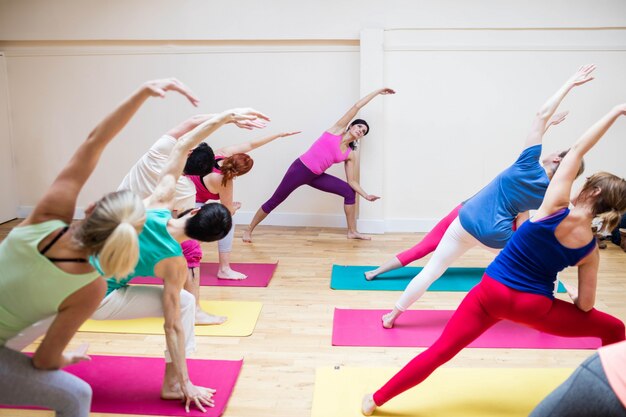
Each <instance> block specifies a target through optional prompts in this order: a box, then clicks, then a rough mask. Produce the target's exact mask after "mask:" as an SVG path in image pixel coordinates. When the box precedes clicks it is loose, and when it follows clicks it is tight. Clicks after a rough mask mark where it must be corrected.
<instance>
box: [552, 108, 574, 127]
mask: <svg viewBox="0 0 626 417" xmlns="http://www.w3.org/2000/svg"><path fill="white" fill-rule="evenodd" d="M568 114H569V111H564V112H561V113H557V114H555V115H553V116H552V117H551V118H550V120H548V124H547V126H556V125H558V124H559V123H561V122H562V121H563V120H565V118H566V117H567V115H568Z"/></svg>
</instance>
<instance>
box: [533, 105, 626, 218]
mask: <svg viewBox="0 0 626 417" xmlns="http://www.w3.org/2000/svg"><path fill="white" fill-rule="evenodd" d="M625 114H626V104H621V105H619V106H616V107H614V108H613V109H611V111H610V112H609V113H607V114H606V115H605V116H604V117H603V118H602V119H600V120H598V121H597V122H596V123H595V124H594V125H593V126H591V128H589V130H587V131H586V132H585V133H584V134H583V135H582V136H581V137H580V139H578V140H577V141H576V143H574V145H572V147H571V148H570V150H569V152H568V153H567V155H565V157H564V158H563V160H562V161H561V164H560V165H559V169H558V170H557V171H556V173H555V174H554V177H552V180H551V181H550V185H549V186H548V190H547V191H546V195H545V197H544V199H543V203H541V207H539V209H538V210H537V214H536V216H537V218H542V217H545V216H548V215H550V214H552V213H554V212H555V211H557V210H560V209H562V208H565V207H568V206H569V201H570V194H571V191H572V184H573V183H574V180H575V179H576V173H577V172H578V168H579V167H580V163H581V161H582V159H583V156H584V155H585V154H586V153H587V152H588V151H589V150H590V149H591V148H592V147H593V146H594V145H595V144H596V143H598V141H599V140H600V139H601V138H602V136H604V134H605V133H606V131H607V130H609V128H610V127H611V126H612V125H613V123H615V121H616V120H617V118H618V117H620V116H623V115H625Z"/></svg>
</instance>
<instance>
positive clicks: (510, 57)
mask: <svg viewBox="0 0 626 417" xmlns="http://www.w3.org/2000/svg"><path fill="white" fill-rule="evenodd" d="M385 36H386V37H385V45H384V49H385V56H384V65H385V82H386V84H389V85H392V86H393V87H394V88H397V89H398V92H399V93H398V94H397V96H396V97H394V99H390V100H388V101H387V102H386V107H385V116H386V119H385V127H386V132H385V142H386V144H387V147H386V153H385V164H384V172H381V174H383V175H384V177H385V181H384V191H385V196H386V198H385V199H384V204H385V205H384V216H385V220H386V229H387V230H407V229H411V228H420V229H421V228H422V227H423V225H424V224H425V222H426V223H427V221H428V219H429V218H436V217H440V216H442V215H443V214H446V213H447V212H448V211H449V210H450V209H451V208H453V207H454V206H455V205H456V204H458V203H459V202H460V201H462V200H464V199H466V198H468V197H470V196H471V195H473V194H474V193H475V192H476V191H478V190H479V189H480V188H481V187H482V186H483V185H484V184H486V183H487V182H489V181H490V180H491V179H492V178H493V177H494V176H495V175H496V174H497V173H498V172H499V171H501V170H502V169H503V168H505V167H506V166H508V165H509V164H510V163H512V162H513V161H514V160H515V159H516V157H517V155H518V154H519V153H520V151H521V149H522V144H523V141H524V139H525V137H526V133H527V132H528V128H529V126H530V124H531V121H532V119H533V116H534V115H535V112H536V111H537V110H538V109H539V108H540V106H541V105H542V104H543V102H544V101H545V100H546V99H547V98H548V97H550V96H551V95H552V94H553V93H554V92H556V91H557V89H558V88H559V87H560V86H561V85H562V84H563V82H564V81H565V80H566V79H567V78H568V77H569V76H570V75H571V74H572V73H573V72H574V71H575V70H576V69H577V68H578V66H579V65H581V64H584V63H596V64H597V65H598V69H597V71H596V73H595V76H596V80H593V81H592V82H590V83H589V84H587V85H584V86H581V87H579V88H576V89H574V91H572V92H571V93H570V94H569V95H568V97H566V99H565V100H564V102H563V104H562V106H561V108H560V109H559V110H569V111H570V115H569V117H568V119H567V120H566V121H565V122H564V123H562V124H561V125H559V126H556V127H553V128H552V130H551V131H550V132H548V134H547V135H546V137H545V142H544V143H545V147H544V149H545V151H546V152H548V153H549V152H553V151H555V150H561V149H565V148H567V147H569V146H570V145H571V143H572V142H573V141H574V140H575V139H577V138H578V137H579V136H580V135H581V134H582V133H583V132H584V131H585V129H587V128H588V127H589V126H591V124H592V123H593V122H595V121H596V120H597V119H599V118H600V117H601V116H602V115H604V114H605V113H606V112H608V111H609V109H610V108H611V107H612V106H613V105H616V104H618V103H622V102H625V101H626V83H624V82H623V79H622V77H623V76H622V74H624V71H625V70H626V31H623V30H622V31H588V30H575V31H420V30H402V31H387V32H386V33H385ZM624 136H626V120H620V121H618V122H617V123H616V124H615V126H614V127H613V128H612V129H611V130H610V131H609V132H608V133H607V135H606V137H605V138H604V140H603V141H602V142H601V143H600V144H599V145H598V146H597V148H596V149H594V150H593V151H592V152H591V153H590V154H589V156H588V158H587V173H593V172H595V171H598V170H606V171H610V172H613V173H615V174H617V175H620V176H626V165H625V164H624V163H623V161H624V155H626V143H625V142H624V140H623V138H624Z"/></svg>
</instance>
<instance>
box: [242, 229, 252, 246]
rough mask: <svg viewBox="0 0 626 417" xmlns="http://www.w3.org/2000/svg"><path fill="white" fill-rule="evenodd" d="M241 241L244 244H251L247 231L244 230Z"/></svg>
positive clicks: (250, 236)
mask: <svg viewBox="0 0 626 417" xmlns="http://www.w3.org/2000/svg"><path fill="white" fill-rule="evenodd" d="M241 240H243V241H244V242H246V243H252V232H250V231H249V230H244V231H243V236H242V237H241Z"/></svg>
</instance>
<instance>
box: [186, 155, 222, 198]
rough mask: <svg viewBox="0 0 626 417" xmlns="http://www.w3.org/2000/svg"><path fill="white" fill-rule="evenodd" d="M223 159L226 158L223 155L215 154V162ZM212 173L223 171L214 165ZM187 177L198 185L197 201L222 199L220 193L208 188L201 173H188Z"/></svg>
mask: <svg viewBox="0 0 626 417" xmlns="http://www.w3.org/2000/svg"><path fill="white" fill-rule="evenodd" d="M222 159H224V157H223V156H221V155H219V156H218V155H216V156H215V162H217V161H221V160H222ZM211 173H217V174H221V173H222V171H220V170H219V169H218V168H215V167H214V168H213V171H211ZM187 178H189V179H190V180H191V182H193V185H194V186H195V187H196V203H205V202H207V201H209V200H219V199H220V195H219V194H215V193H212V192H211V191H209V189H208V188H206V185H204V182H203V181H202V178H201V177H200V176H199V175H187Z"/></svg>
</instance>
